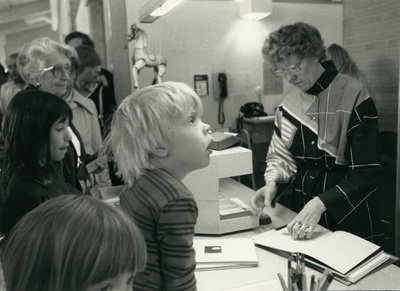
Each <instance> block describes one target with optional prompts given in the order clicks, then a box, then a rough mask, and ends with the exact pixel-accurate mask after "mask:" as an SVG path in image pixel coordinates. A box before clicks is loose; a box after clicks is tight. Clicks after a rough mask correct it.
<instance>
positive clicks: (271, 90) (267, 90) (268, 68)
mask: <svg viewBox="0 0 400 291" xmlns="http://www.w3.org/2000/svg"><path fill="white" fill-rule="evenodd" d="M272 70H273V66H272V65H271V64H270V62H268V61H265V62H264V64H263V75H264V84H263V85H264V95H269V94H282V93H283V80H282V79H279V78H277V77H275V76H274V74H273V73H272Z"/></svg>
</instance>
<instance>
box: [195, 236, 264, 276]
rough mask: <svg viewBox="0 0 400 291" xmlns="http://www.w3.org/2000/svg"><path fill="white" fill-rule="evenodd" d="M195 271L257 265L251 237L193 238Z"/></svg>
mask: <svg viewBox="0 0 400 291" xmlns="http://www.w3.org/2000/svg"><path fill="white" fill-rule="evenodd" d="M193 247H194V249H195V251H196V263H197V265H196V271H206V270H220V269H232V268H250V267H257V266H258V257H257V253H256V248H255V246H254V243H253V240H252V239H251V238H232V239H220V238H218V239H199V238H195V239H194V241H193Z"/></svg>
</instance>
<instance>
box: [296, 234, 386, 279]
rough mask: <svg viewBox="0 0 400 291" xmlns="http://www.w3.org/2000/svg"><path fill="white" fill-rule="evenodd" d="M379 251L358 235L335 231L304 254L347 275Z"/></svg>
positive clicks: (375, 246) (377, 247)
mask: <svg viewBox="0 0 400 291" xmlns="http://www.w3.org/2000/svg"><path fill="white" fill-rule="evenodd" d="M378 249H379V246H377V245H375V244H373V243H370V242H369V241H367V240H365V239H362V238H360V237H358V236H356V235H353V234H351V233H348V232H344V231H335V232H332V233H331V234H330V235H329V236H326V237H323V238H321V239H320V241H319V243H318V244H314V245H313V246H312V247H308V248H307V249H305V250H304V253H305V254H306V255H309V256H311V257H313V258H315V259H317V260H319V261H321V262H323V263H324V264H326V265H328V266H330V267H331V268H334V269H335V270H337V271H339V272H340V273H342V274H346V273H347V272H348V271H350V270H351V269H352V268H354V267H355V266H356V265H358V264H359V263H361V262H362V261H363V260H365V259H366V258H367V257H369V256H370V255H371V254H373V253H374V252H375V251H377V250H378Z"/></svg>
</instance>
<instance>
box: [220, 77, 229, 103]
mask: <svg viewBox="0 0 400 291" xmlns="http://www.w3.org/2000/svg"><path fill="white" fill-rule="evenodd" d="M218 83H219V98H221V99H225V98H226V97H228V88H227V84H226V83H227V80H226V74H224V73H219V74H218Z"/></svg>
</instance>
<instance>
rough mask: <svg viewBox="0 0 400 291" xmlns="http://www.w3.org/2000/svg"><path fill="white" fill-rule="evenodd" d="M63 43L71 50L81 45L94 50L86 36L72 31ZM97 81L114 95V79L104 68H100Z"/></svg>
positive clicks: (92, 44) (91, 42)
mask: <svg viewBox="0 0 400 291" xmlns="http://www.w3.org/2000/svg"><path fill="white" fill-rule="evenodd" d="M65 43H66V44H67V45H69V46H72V47H73V48H76V47H78V46H81V45H87V46H90V47H91V48H93V49H95V46H94V43H93V41H92V40H91V39H90V37H89V36H88V35H87V34H85V33H82V32H80V31H73V32H71V33H69V34H68V35H67V36H66V37H65ZM99 81H100V83H101V85H102V86H104V87H109V88H110V90H111V92H112V93H113V94H114V79H113V75H112V73H111V72H110V71H108V70H107V69H105V68H101V73H100V80H99Z"/></svg>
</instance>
